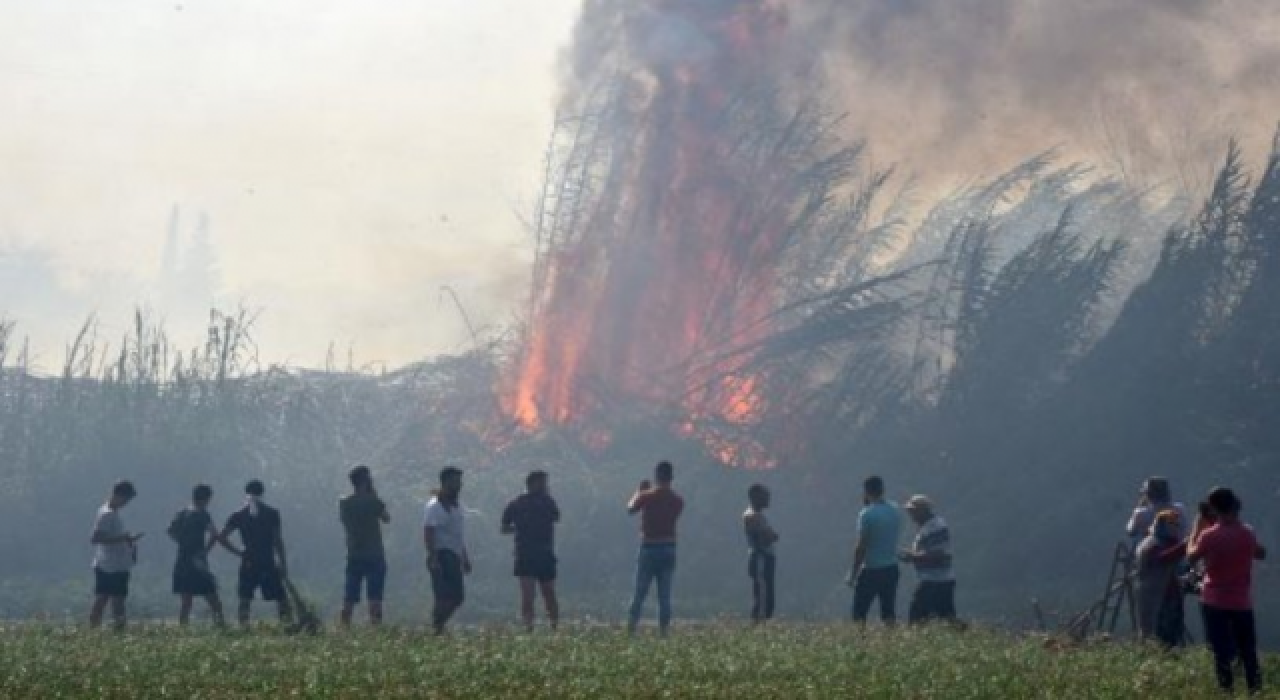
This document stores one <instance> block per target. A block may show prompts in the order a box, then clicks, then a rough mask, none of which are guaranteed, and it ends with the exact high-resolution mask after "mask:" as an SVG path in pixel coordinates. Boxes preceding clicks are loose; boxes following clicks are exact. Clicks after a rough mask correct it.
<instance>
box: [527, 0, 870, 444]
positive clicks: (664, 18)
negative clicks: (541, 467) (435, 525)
mask: <svg viewBox="0 0 1280 700" xmlns="http://www.w3.org/2000/svg"><path fill="white" fill-rule="evenodd" d="M594 7H595V8H596V11H599V12H602V13H611V14H612V16H611V17H609V18H608V22H609V25H610V30H611V32H612V34H611V36H610V38H609V43H610V44H611V46H610V48H609V49H608V50H607V51H606V53H605V54H604V56H602V57H601V58H602V59H603V60H601V61H600V62H599V63H598V64H596V65H594V66H590V67H587V66H581V67H580V68H581V69H582V70H583V71H584V72H583V73H580V74H578V75H577V76H576V78H577V80H576V81H575V83H574V85H573V86H572V88H571V89H570V90H569V92H568V94H567V95H566V96H565V98H564V104H563V105H562V109H561V114H562V118H561V120H560V122H559V126H558V129H557V133H556V135H555V139H554V143H553V144H552V148H551V151H550V153H549V158H548V163H547V168H548V169H547V173H548V177H547V181H546V188H545V191H544V192H543V196H542V202H541V206H540V207H539V209H538V212H537V217H536V225H537V230H536V236H537V253H538V256H537V262H536V266H535V271H534V279H533V294H532V300H531V305H530V308H529V316H528V326H527V328H526V329H525V335H524V339H523V346H522V348H521V350H520V353H519V360H518V362H517V364H516V365H515V367H514V368H513V369H512V371H511V375H510V377H509V386H507V387H505V388H504V402H503V405H504V407H505V410H506V411H507V412H508V413H509V415H510V416H511V417H513V418H514V419H515V420H516V421H518V422H519V424H520V426H522V427H523V428H524V429H526V430H531V431H532V430H538V429H540V428H544V427H547V426H558V427H563V428H569V429H571V430H573V431H575V432H577V433H578V434H579V435H581V436H583V438H584V439H585V440H586V441H588V442H589V443H592V444H597V445H598V444H602V443H607V442H608V441H609V440H610V436H611V434H612V432H613V430H614V429H615V428H616V427H618V424H619V422H625V420H626V418H625V416H626V410H634V407H635V406H637V405H643V406H647V407H649V410H650V411H656V412H657V413H658V414H660V415H661V416H662V417H663V420H665V421H666V422H667V423H668V424H669V427H670V428H671V430H672V431H673V432H677V433H679V434H682V435H685V436H697V437H698V438H699V439H701V440H703V441H704V442H705V443H706V444H707V446H708V449H709V450H710V452H711V454H712V455H713V456H715V457H716V458H718V459H720V460H721V461H723V462H725V463H731V464H739V465H743V466H751V467H768V466H773V464H774V460H775V458H774V457H773V456H772V454H771V451H770V450H769V448H767V447H765V446H763V445H761V444H759V443H758V442H757V441H755V440H753V439H752V438H751V437H750V436H752V435H753V433H754V431H755V430H756V429H757V428H759V427H760V425H761V423H762V421H763V419H764V417H765V416H766V414H768V413H769V411H770V409H780V408H782V407H785V406H786V405H787V402H788V401H789V396H788V394H789V392H788V391H786V390H784V389H783V388H782V387H780V386H778V385H777V383H776V382H774V381H773V377H771V376H770V374H769V373H768V372H767V370H765V369H763V368H762V367H760V366H759V363H758V360H759V359H760V357H761V353H762V351H763V349H764V347H765V345H766V341H767V340H768V339H770V338H771V337H773V336H775V334H776V333H777V332H778V331H779V330H780V328H781V318H780V316H779V315H778V312H779V311H780V310H781V308H782V306H783V304H785V303H786V302H787V301H788V300H789V293H790V292H793V291H794V289H793V287H795V286H796V285H795V283H796V282H800V283H801V284H800V285H799V286H805V283H807V282H818V283H820V281H819V280H804V281H801V280H797V279H795V278H794V276H795V275H796V274H797V273H798V272H799V270H796V269H795V265H796V262H797V260H796V257H797V255H798V254H804V253H806V252H809V251H804V250H798V249H797V247H798V246H799V245H800V244H802V243H803V242H804V241H803V239H804V236H805V234H806V227H807V226H809V225H811V224H812V222H813V221H814V220H815V219H816V218H818V217H819V216H822V215H824V214H826V213H828V212H827V209H828V208H829V207H830V206H831V204H832V202H833V200H832V199H831V197H832V195H833V194H834V193H835V192H836V191H837V190H838V189H839V188H840V187H842V186H844V185H846V184H847V182H846V179H847V178H848V177H850V174H851V166H852V164H853V162H854V160H855V155H856V152H855V150H853V149H844V148H842V147H840V146H839V144H838V143H836V140H835V139H834V138H833V134H832V133H831V132H830V127H831V123H830V122H829V121H828V120H826V119H825V118H824V116H823V115H822V114H821V113H820V110H818V109H817V106H816V105H815V104H807V105H805V106H804V107H801V108H798V109H797V108H795V107H792V106H790V105H791V104H792V101H791V100H790V99H789V98H788V96H787V86H786V84H785V81H784V80H783V79H782V78H783V76H780V75H779V74H778V73H777V71H776V70H774V66H776V65H777V64H778V63H779V60H778V59H779V52H780V50H781V38H782V35H783V34H784V33H785V32H786V31H787V23H788V17H787V14H786V10H785V8H784V7H783V6H782V5H781V4H779V3H773V2H760V1H754V0H753V1H748V2H712V3H678V2H665V1H662V0H653V1H651V2H641V3H632V4H628V5H627V6H626V7H625V8H623V7H622V6H619V5H618V4H616V3H615V4H610V3H604V4H601V5H595V6H594ZM592 11H593V9H592V6H589V7H588V9H587V12H588V13H590V12H592ZM597 20H599V21H605V20H603V19H600V18H587V19H586V20H585V21H586V22H588V23H590V22H594V21H597ZM788 275H791V276H792V278H791V279H790V280H787V279H785V278H786V277H787V276H788ZM789 283H791V284H789ZM623 406H626V407H628V408H627V409H625V410H620V409H621V407H623Z"/></svg>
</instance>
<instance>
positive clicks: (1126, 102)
mask: <svg viewBox="0 0 1280 700" xmlns="http://www.w3.org/2000/svg"><path fill="white" fill-rule="evenodd" d="M787 6H788V8H789V11H790V14H791V18H792V22H793V25H792V32H793V34H792V38H793V40H796V41H797V42H798V44H797V45H798V46H801V47H805V46H807V47H821V51H822V53H823V59H824V64H825V68H826V70H825V75H826V79H827V80H828V81H829V82H830V84H831V85H833V86H834V87H835V88H836V89H837V91H838V93H839V94H840V95H841V99H842V100H843V102H844V105H845V107H846V108H847V111H848V113H849V123H850V127H851V128H852V129H855V130H856V131H859V132H861V133H864V134H866V135H867V136H869V137H870V138H871V139H872V142H873V147H874V148H875V149H876V152H877V153H878V154H879V155H880V156H881V157H882V158H884V159H888V160H900V159H905V160H906V161H908V162H910V163H911V164H912V165H913V166H915V167H917V168H928V169H929V170H932V171H935V172H936V171H937V170H938V169H942V170H944V171H949V172H950V173H952V174H965V175H971V174H974V170H981V171H989V170H991V169H992V168H999V167H1001V166H1005V165H1008V164H1009V163H1010V162H1012V161H1015V160H1017V159H1019V158H1021V157H1024V156H1026V155H1027V153H1028V152H1030V151H1035V150H1039V149H1043V148H1045V147H1050V146H1062V147H1063V148H1064V149H1065V150H1067V151H1068V152H1070V153H1072V154H1073V155H1079V156H1082V157H1089V158H1091V159H1094V160H1099V161H1101V162H1103V163H1104V164H1105V165H1108V166H1112V167H1114V168H1115V169H1117V170H1119V171H1120V174H1121V175H1124V176H1126V177H1128V178H1131V179H1135V180H1139V181H1147V182H1150V181H1153V180H1158V179H1181V180H1193V179H1195V177H1196V173H1195V171H1196V170H1197V169H1199V168H1201V167H1202V166H1203V165H1204V163H1203V161H1204V160H1205V159H1206V158H1218V157H1220V156H1221V154H1222V149H1221V145H1222V141H1223V140H1224V138H1225V137H1226V136H1228V135H1238V136H1240V137H1241V138H1243V139H1245V140H1247V141H1253V140H1260V139H1264V138H1266V137H1267V136H1269V135H1270V134H1271V132H1272V130H1273V128H1274V125H1275V122H1276V120H1277V119H1278V118H1280V71H1277V66H1280V19H1278V18H1277V15H1276V13H1275V12H1274V4H1273V3H1272V2H1270V0H1070V1H1069V2H1060V1H1051V0H797V1H796V2H791V3H787ZM1177 184H1181V185H1192V184H1194V183H1192V182H1179V183H1177Z"/></svg>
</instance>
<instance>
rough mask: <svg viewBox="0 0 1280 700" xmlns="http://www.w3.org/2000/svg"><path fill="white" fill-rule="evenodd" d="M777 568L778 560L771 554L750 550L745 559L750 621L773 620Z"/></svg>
mask: <svg viewBox="0 0 1280 700" xmlns="http://www.w3.org/2000/svg"><path fill="white" fill-rule="evenodd" d="M777 566H778V559H777V557H776V556H775V555H774V554H773V553H772V552H761V551H759V550H752V551H751V555H750V557H748V559H747V575H748V576H750V577H751V601H752V602H751V619H752V620H755V621H756V622H762V621H764V620H769V619H772V618H773V603H774V592H773V591H774V576H775V573H776V571H777Z"/></svg>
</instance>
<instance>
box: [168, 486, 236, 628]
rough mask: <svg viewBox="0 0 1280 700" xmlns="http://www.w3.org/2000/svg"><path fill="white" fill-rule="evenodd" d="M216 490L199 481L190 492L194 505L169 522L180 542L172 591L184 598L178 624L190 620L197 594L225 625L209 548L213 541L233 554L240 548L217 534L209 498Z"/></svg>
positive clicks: (174, 536) (219, 622)
mask: <svg viewBox="0 0 1280 700" xmlns="http://www.w3.org/2000/svg"><path fill="white" fill-rule="evenodd" d="M212 499H213V489H211V488H209V487H208V486H207V485H205V484H200V485H198V486H196V487H195V489H193V490H192V492H191V506H190V507H188V508H183V509H182V510H180V511H178V513H177V514H176V515H174V516H173V522H171V523H170V524H169V537H170V538H172V539H173V541H174V542H176V543H177V545H178V558H177V560H176V561H175V562H174V564H173V592H174V594H176V595H178V596H179V598H180V600H181V606H180V607H179V609H178V624H180V625H186V624H187V622H188V621H189V620H190V619H191V604H192V601H193V599H194V598H195V597H196V596H200V597H201V598H204V599H205V601H206V602H208V603H209V610H210V611H211V612H212V613H213V621H214V624H216V625H218V626H219V627H221V626H223V625H224V624H225V622H224V620H223V616H222V599H221V598H220V597H219V596H218V581H217V579H216V578H214V575H213V571H211V570H210V569H209V551H210V550H212V549H213V545H214V544H219V543H220V544H222V546H224V547H226V548H227V549H228V550H229V551H231V553H233V554H235V555H236V556H240V554H241V553H240V551H239V550H237V549H236V548H235V547H234V546H232V545H231V543H230V542H228V541H227V540H226V539H225V538H223V537H222V536H221V535H219V534H218V530H217V528H216V527H215V526H214V524H213V517H212V516H210V515H209V501H211V500H212Z"/></svg>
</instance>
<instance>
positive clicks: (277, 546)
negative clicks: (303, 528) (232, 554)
mask: <svg viewBox="0 0 1280 700" xmlns="http://www.w3.org/2000/svg"><path fill="white" fill-rule="evenodd" d="M244 492H245V506H244V508H241V509H240V510H238V511H236V512H234V513H232V514H231V517H229V518H227V524H226V526H225V527H223V528H222V538H223V539H226V538H228V537H230V535H231V533H232V532H237V531H238V532H239V533H240V541H241V543H242V544H243V545H244V547H243V551H244V554H243V555H242V556H241V558H240V577H239V578H240V580H239V585H238V586H237V589H238V590H237V593H239V595H240V609H239V618H240V625H241V626H243V627H248V626H249V610H250V608H251V607H252V605H253V597H254V593H255V592H261V593H262V599H263V600H265V601H269V602H274V603H275V604H276V608H277V610H278V612H279V615H280V622H281V623H284V624H287V623H288V622H289V621H290V620H292V619H293V611H292V609H291V608H290V606H289V596H288V595H286V594H285V590H284V579H285V578H287V577H288V576H289V567H288V564H287V562H286V559H285V551H284V534H283V525H282V523H281V521H280V511H278V510H276V509H275V508H272V507H271V506H269V505H267V504H266V503H263V502H262V496H263V494H264V493H266V487H264V486H263V485H262V482H261V481H258V480H257V479H254V480H253V481H250V482H249V483H248V484H245V487H244Z"/></svg>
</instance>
